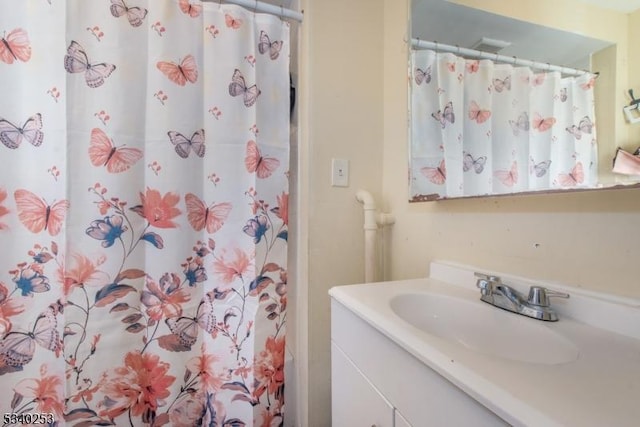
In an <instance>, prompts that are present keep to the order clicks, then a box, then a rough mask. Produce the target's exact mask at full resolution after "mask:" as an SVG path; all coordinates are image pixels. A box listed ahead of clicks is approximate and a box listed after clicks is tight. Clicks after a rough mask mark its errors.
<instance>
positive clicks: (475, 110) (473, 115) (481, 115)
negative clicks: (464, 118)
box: [469, 101, 491, 124]
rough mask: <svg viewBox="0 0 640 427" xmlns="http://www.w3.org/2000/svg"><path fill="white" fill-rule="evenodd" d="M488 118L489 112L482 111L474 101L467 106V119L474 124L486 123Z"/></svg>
mask: <svg viewBox="0 0 640 427" xmlns="http://www.w3.org/2000/svg"><path fill="white" fill-rule="evenodd" d="M489 117H491V111H489V110H482V109H480V106H479V105H478V104H477V103H476V101H471V105H470V106H469V118H470V119H471V120H475V121H476V123H478V124H482V123H484V122H486V121H487V120H488V119H489Z"/></svg>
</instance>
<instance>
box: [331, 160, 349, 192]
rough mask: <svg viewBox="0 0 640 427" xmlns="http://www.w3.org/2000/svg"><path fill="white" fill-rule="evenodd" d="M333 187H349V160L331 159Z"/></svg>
mask: <svg viewBox="0 0 640 427" xmlns="http://www.w3.org/2000/svg"><path fill="white" fill-rule="evenodd" d="M331 185H332V186H333V187H348V186H349V160H347V159H331Z"/></svg>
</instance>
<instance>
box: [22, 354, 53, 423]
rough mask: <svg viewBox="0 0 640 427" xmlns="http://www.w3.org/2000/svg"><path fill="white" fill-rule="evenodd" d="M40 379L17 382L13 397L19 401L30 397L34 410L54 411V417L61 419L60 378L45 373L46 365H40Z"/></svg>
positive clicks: (42, 411)
mask: <svg viewBox="0 0 640 427" xmlns="http://www.w3.org/2000/svg"><path fill="white" fill-rule="evenodd" d="M40 377H41V378H40V379H36V378H26V379H24V380H21V381H20V382H18V383H17V384H16V385H15V387H14V388H13V391H14V393H15V395H14V397H13V399H14V401H18V402H19V403H21V402H22V401H23V400H24V399H25V398H26V399H32V402H33V403H34V404H35V408H33V411H34V412H41V413H55V414H56V419H62V416H63V412H64V401H63V396H64V388H63V386H62V378H61V377H60V376H58V375H47V365H44V364H43V365H42V366H41V367H40Z"/></svg>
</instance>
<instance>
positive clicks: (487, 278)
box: [473, 272, 502, 283]
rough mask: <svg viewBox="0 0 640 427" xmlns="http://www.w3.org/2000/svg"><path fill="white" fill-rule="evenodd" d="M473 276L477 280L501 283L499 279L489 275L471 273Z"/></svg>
mask: <svg viewBox="0 0 640 427" xmlns="http://www.w3.org/2000/svg"><path fill="white" fill-rule="evenodd" d="M473 275H474V276H476V277H477V278H478V279H480V280H486V281H487V282H492V283H502V279H500V277H498V276H493V275H491V274H484V273H478V272H475V273H473ZM480 280H478V281H480Z"/></svg>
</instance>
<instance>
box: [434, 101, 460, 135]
mask: <svg viewBox="0 0 640 427" xmlns="http://www.w3.org/2000/svg"><path fill="white" fill-rule="evenodd" d="M431 117H433V118H434V119H436V120H437V121H439V122H440V125H441V126H442V129H444V128H445V126H446V124H447V122H449V123H454V122H455V121H456V116H455V114H454V113H453V103H452V102H451V101H449V102H447V105H445V107H444V112H443V111H442V110H438V112H437V113H431Z"/></svg>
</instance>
